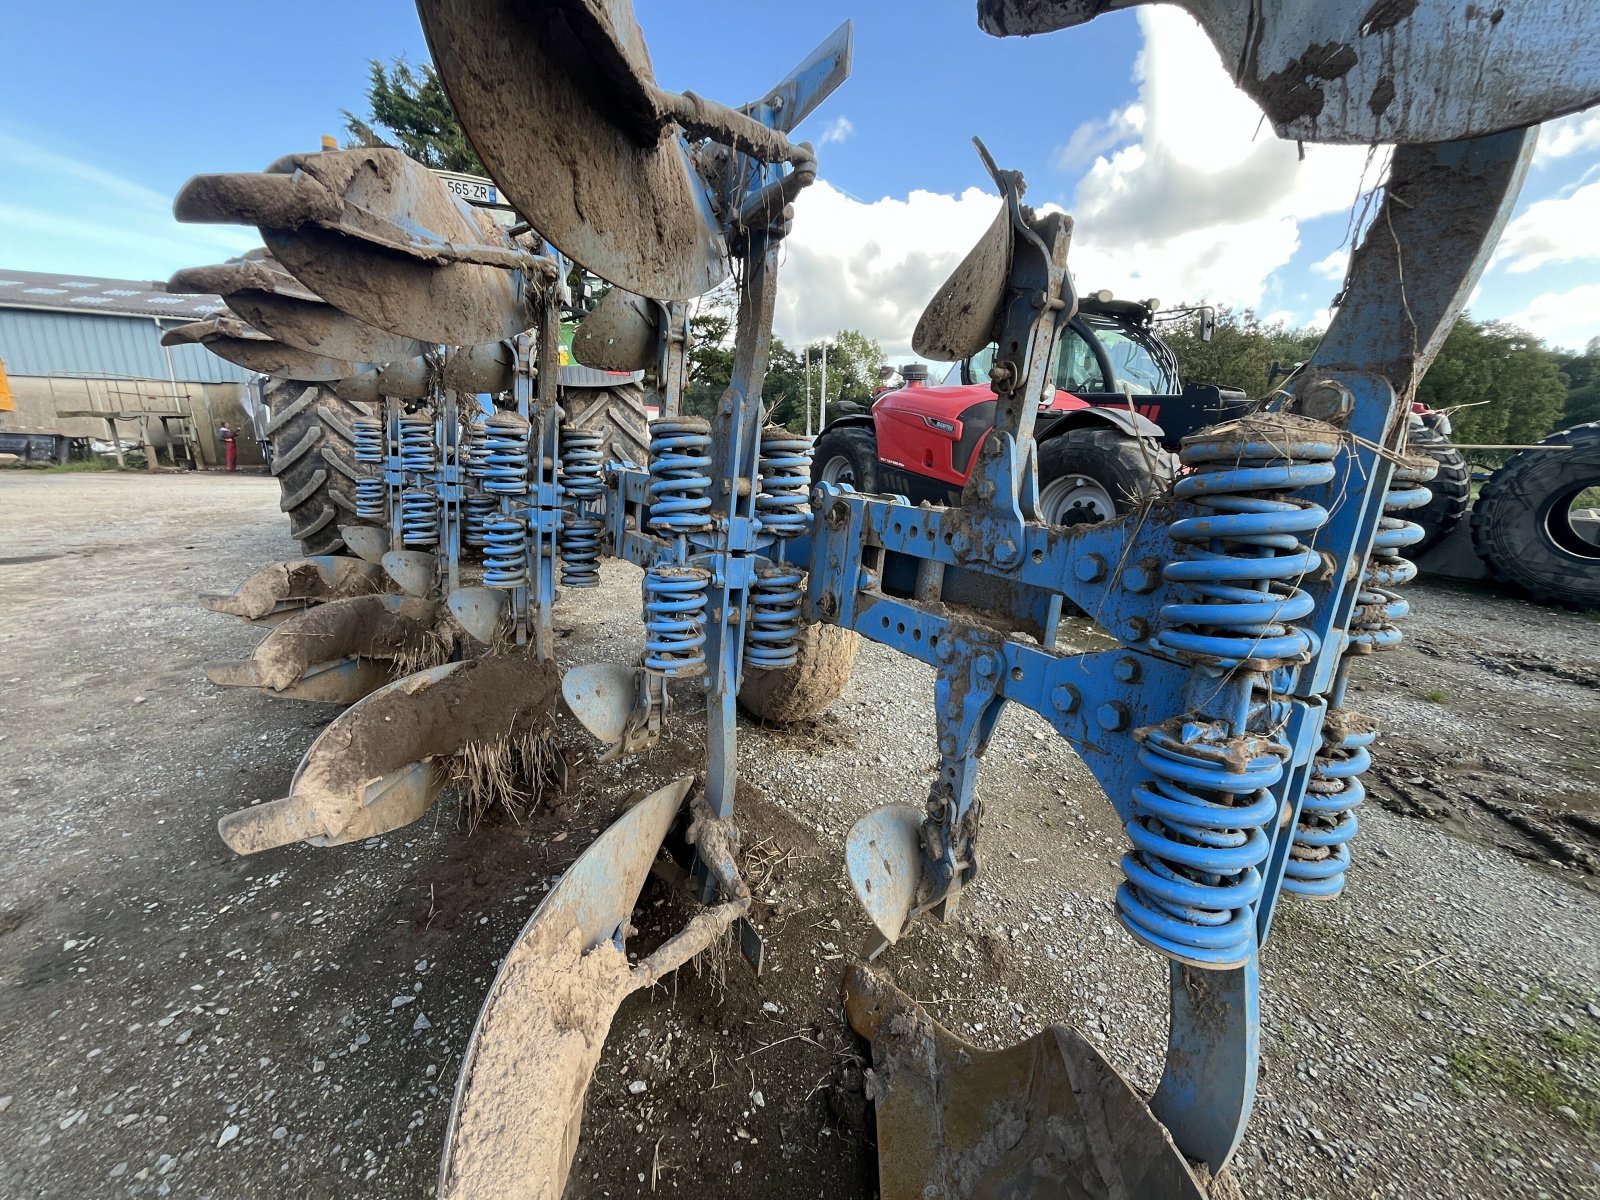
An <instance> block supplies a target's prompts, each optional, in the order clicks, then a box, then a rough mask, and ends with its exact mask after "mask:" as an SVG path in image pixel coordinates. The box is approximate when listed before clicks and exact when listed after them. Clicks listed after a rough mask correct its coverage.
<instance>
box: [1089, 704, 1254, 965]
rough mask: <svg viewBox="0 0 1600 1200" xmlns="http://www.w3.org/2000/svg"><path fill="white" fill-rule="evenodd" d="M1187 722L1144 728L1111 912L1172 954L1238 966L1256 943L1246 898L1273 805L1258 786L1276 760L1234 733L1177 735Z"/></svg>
mask: <svg viewBox="0 0 1600 1200" xmlns="http://www.w3.org/2000/svg"><path fill="white" fill-rule="evenodd" d="M1181 724H1183V723H1181V722H1180V725H1181ZM1186 732H1192V730H1189V731H1185V730H1183V729H1181V728H1180V729H1179V730H1176V731H1174V730H1172V729H1170V728H1167V727H1158V728H1155V729H1151V730H1149V731H1147V732H1146V733H1145V735H1144V745H1143V746H1142V747H1141V748H1140V750H1139V763H1140V765H1141V766H1143V767H1144V768H1145V769H1146V770H1147V771H1149V772H1150V774H1151V775H1152V776H1153V778H1152V779H1151V780H1149V781H1147V782H1145V783H1142V784H1140V785H1139V786H1138V787H1137V788H1136V789H1134V795H1133V816H1132V819H1131V820H1130V821H1129V822H1128V825H1127V834H1128V839H1129V841H1131V842H1132V843H1133V847H1132V849H1131V850H1130V851H1129V852H1128V853H1127V854H1125V855H1124V856H1123V858H1122V873H1123V875H1124V876H1125V877H1126V880H1127V882H1125V883H1124V884H1122V886H1121V887H1120V888H1118V890H1117V913H1118V916H1119V917H1121V919H1122V923H1123V924H1124V925H1125V926H1127V928H1128V930H1129V932H1130V933H1132V934H1133V935H1134V936H1135V937H1137V938H1139V939H1140V940H1142V941H1144V942H1146V943H1148V944H1149V945H1151V946H1153V947H1155V949H1157V950H1159V951H1161V953H1163V954H1166V955H1167V956H1169V957H1171V958H1175V959H1177V960H1179V961H1180V962H1187V963H1192V964H1194V965H1196V966H1201V967H1212V968H1221V967H1231V966H1237V965H1239V964H1240V963H1242V962H1244V960H1245V959H1246V958H1248V957H1249V955H1250V952H1251V950H1253V949H1254V947H1255V913H1254V911H1253V905H1254V904H1255V902H1256V901H1257V900H1259V899H1260V898H1261V892H1262V887H1263V879H1262V875H1261V870H1260V868H1261V863H1262V862H1263V861H1264V860H1265V859H1266V857H1267V854H1268V853H1269V852H1270V850H1271V843H1270V842H1269V841H1268V840H1267V834H1266V826H1267V825H1268V824H1269V823H1270V822H1271V821H1272V820H1273V816H1274V814H1275V812H1276V811H1277V804H1276V801H1275V800H1274V799H1273V797H1272V794H1271V793H1270V792H1268V791H1267V790H1266V789H1267V788H1269V787H1271V786H1272V785H1273V784H1275V783H1276V782H1277V781H1278V779H1279V777H1280V776H1281V775H1282V773H1283V761H1282V759H1281V758H1280V757H1279V756H1278V755H1277V754H1274V753H1267V754H1256V755H1250V753H1249V751H1250V749H1251V747H1249V746H1247V745H1246V744H1245V743H1244V740H1243V739H1229V738H1227V737H1226V736H1222V735H1220V734H1218V733H1217V732H1216V731H1206V732H1205V733H1204V734H1203V735H1202V736H1201V737H1199V738H1196V739H1194V740H1186V739H1185V736H1184V735H1185V733H1186ZM1255 740H1256V741H1258V742H1259V739H1255ZM1241 751H1242V752H1243V753H1241ZM1241 759H1243V761H1244V769H1243V770H1239V769H1238V766H1239V762H1240V760H1241Z"/></svg>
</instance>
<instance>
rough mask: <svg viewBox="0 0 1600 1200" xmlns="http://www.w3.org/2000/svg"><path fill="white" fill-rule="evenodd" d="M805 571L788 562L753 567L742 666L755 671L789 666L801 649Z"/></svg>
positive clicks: (774, 669)
mask: <svg viewBox="0 0 1600 1200" xmlns="http://www.w3.org/2000/svg"><path fill="white" fill-rule="evenodd" d="M804 582H805V572H804V571H802V570H801V569H800V568H799V567H795V566H790V565H789V564H788V563H773V564H771V565H762V566H758V567H756V579H755V582H754V583H753V584H751V585H750V628H749V629H748V630H747V631H746V633H745V635H744V662H745V666H747V667H752V668H754V669H755V670H758V671H779V670H782V669H783V668H784V667H792V666H794V664H795V660H796V658H797V657H798V656H799V653H800V597H801V595H802V594H803V590H804V589H803V588H802V586H801V585H802V584H803V583H804Z"/></svg>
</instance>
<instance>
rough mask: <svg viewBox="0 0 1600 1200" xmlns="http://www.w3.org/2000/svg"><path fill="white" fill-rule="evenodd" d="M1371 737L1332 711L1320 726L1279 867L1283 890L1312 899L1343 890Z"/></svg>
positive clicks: (1367, 729) (1368, 729) (1357, 720)
mask: <svg viewBox="0 0 1600 1200" xmlns="http://www.w3.org/2000/svg"><path fill="white" fill-rule="evenodd" d="M1377 736H1378V730H1377V727H1376V726H1375V725H1374V724H1373V723H1372V722H1371V721H1370V720H1368V719H1367V718H1365V717H1363V716H1361V715H1360V714H1357V713H1346V712H1342V711H1339V710H1335V711H1333V712H1330V713H1329V714H1328V716H1327V719H1326V720H1325V721H1324V722H1323V727H1322V746H1321V748H1320V749H1319V750H1318V751H1317V757H1316V759H1315V761H1314V762H1313V764H1312V767H1311V781H1310V783H1309V784H1308V785H1307V787H1306V798H1305V803H1304V804H1303V805H1302V806H1301V809H1300V820H1299V822H1298V823H1297V824H1296V825H1295V831H1294V844H1293V845H1292V846H1291V847H1290V848H1289V859H1288V862H1287V863H1286V865H1285V867H1284V876H1283V890H1284V891H1286V892H1291V893H1293V894H1294V895H1297V896H1306V897H1309V898H1311V899H1314V900H1331V899H1333V898H1334V897H1335V896H1337V895H1338V894H1339V893H1340V892H1342V891H1344V882H1345V872H1346V871H1348V870H1349V869H1350V843H1351V841H1352V840H1353V839H1354V838H1355V836H1356V833H1357V831H1358V830H1359V829H1360V823H1359V821H1358V820H1357V818H1356V808H1357V807H1358V806H1359V805H1360V804H1361V802H1362V800H1364V799H1366V795H1367V789H1366V785H1365V784H1363V783H1362V782H1361V776H1362V775H1363V774H1365V773H1366V770H1367V768H1368V767H1370V766H1371V765H1372V755H1371V753H1370V751H1369V750H1368V749H1367V748H1368V747H1369V746H1371V745H1372V743H1373V742H1374V741H1375V740H1376V739H1377Z"/></svg>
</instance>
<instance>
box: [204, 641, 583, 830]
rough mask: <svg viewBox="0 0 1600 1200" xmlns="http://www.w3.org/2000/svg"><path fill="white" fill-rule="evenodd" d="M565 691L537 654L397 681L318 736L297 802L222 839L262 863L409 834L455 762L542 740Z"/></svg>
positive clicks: (248, 819) (293, 793)
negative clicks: (297, 848)
mask: <svg viewBox="0 0 1600 1200" xmlns="http://www.w3.org/2000/svg"><path fill="white" fill-rule="evenodd" d="M556 687H557V679H556V668H555V664H554V663H551V662H549V661H548V660H541V659H539V658H537V657H535V656H534V655H532V654H529V653H514V654H504V655H496V656H494V657H490V658H477V659H471V660H468V661H466V662H455V663H447V664H445V665H444V666H440V667H432V668H430V669H428V670H425V671H418V672H417V673H416V674H413V675H407V676H406V677H405V678H403V679H397V680H395V681H394V682H393V683H391V684H388V685H387V686H385V687H381V688H379V689H378V690H377V691H375V692H373V693H372V694H371V695H369V696H367V697H366V698H365V699H364V700H361V701H358V702H357V703H356V704H353V705H352V706H351V707H350V708H348V709H346V710H345V711H344V712H343V713H341V714H339V716H338V717H337V718H335V719H334V721H333V722H332V723H331V724H330V725H329V726H328V727H327V728H326V729H324V730H323V731H322V733H321V734H319V735H318V736H317V740H316V741H314V742H313V743H312V744H311V748H310V749H309V750H307V751H306V755H305V757H304V758H303V759H301V761H300V766H299V767H298V768H297V769H296V771H295V774H294V782H293V784H292V785H291V786H290V790H289V795H288V796H286V797H284V798H283V799H281V800H272V801H268V802H267V803H265V804H258V805H254V806H252V807H250V808H242V809H240V810H238V811H237V812H233V813H229V814H228V815H227V816H225V817H223V818H222V819H221V820H220V821H219V822H218V823H217V829H218V832H220V833H221V834H222V840H223V841H225V842H227V843H228V845H229V846H230V847H231V848H232V849H233V850H234V851H236V852H237V853H239V854H256V853H259V852H260V851H263V850H271V849H273V848H274V847H277V846H287V845H290V844H291V843H293V842H309V843H311V844H312V845H315V846H338V845H342V844H344V843H346V842H355V841H360V840H361V839H363V838H369V837H376V836H377V835H379V834H383V833H388V832H389V831H390V830H393V829H398V828H400V827H401V826H402V825H409V824H410V823H411V822H412V821H415V820H416V819H417V818H419V817H420V816H422V814H423V813H425V812H427V811H428V808H429V806H430V805H432V803H433V801H434V799H435V798H436V797H437V796H438V795H439V792H440V791H441V790H442V789H443V788H444V786H445V784H446V783H448V782H449V778H448V774H449V773H448V770H447V765H446V760H447V759H449V758H450V757H451V756H453V755H455V754H458V753H460V752H462V751H464V750H466V749H468V748H469V747H489V748H492V747H497V746H514V745H515V744H516V743H517V741H518V740H519V739H521V738H523V737H525V736H531V735H534V734H536V733H537V732H538V731H540V730H542V729H543V728H544V726H545V724H546V722H547V720H548V718H549V716H550V713H551V711H552V709H553V707H554V703H555V696H556Z"/></svg>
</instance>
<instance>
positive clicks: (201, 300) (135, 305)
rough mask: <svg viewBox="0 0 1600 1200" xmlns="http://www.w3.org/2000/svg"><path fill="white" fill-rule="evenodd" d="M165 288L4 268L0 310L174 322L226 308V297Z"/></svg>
mask: <svg viewBox="0 0 1600 1200" xmlns="http://www.w3.org/2000/svg"><path fill="white" fill-rule="evenodd" d="M165 288H166V284H164V283H160V282H155V281H152V280H149V279H102V278H100V277H99V276H97V275H50V274H47V273H46V272H44V271H7V270H5V269H3V268H0V308H53V309H60V310H62V311H65V312H93V313H114V314H117V315H121V316H134V317H175V318H177V319H178V320H179V321H180V322H181V321H198V320H199V319H200V318H201V317H209V316H210V315H211V314H212V313H214V312H221V311H222V308H223V304H222V297H221V296H169V295H168V294H167V293H166V291H165Z"/></svg>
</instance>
